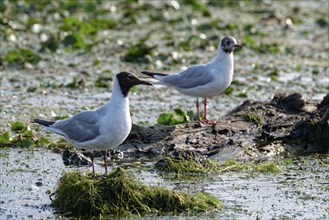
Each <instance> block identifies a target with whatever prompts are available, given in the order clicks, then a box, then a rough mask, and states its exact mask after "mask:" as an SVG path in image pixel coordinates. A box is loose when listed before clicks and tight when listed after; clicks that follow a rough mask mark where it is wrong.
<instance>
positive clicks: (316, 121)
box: [119, 93, 329, 160]
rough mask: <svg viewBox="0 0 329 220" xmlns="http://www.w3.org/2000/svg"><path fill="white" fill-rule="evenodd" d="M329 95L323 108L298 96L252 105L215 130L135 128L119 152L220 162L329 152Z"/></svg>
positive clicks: (187, 126)
mask: <svg viewBox="0 0 329 220" xmlns="http://www.w3.org/2000/svg"><path fill="white" fill-rule="evenodd" d="M328 109H329V94H328V95H327V96H326V97H324V99H323V101H322V102H321V103H320V104H317V103H314V102H311V101H309V100H307V99H306V98H304V97H303V96H302V95H301V94H299V93H294V94H290V95H285V94H278V95H276V96H275V97H274V98H273V99H272V100H271V101H269V102H258V101H252V100H247V101H245V102H244V103H243V104H242V105H240V106H238V107H237V108H235V109H233V110H232V111H231V112H230V113H229V114H227V115H226V116H224V117H223V118H221V119H219V120H217V121H216V123H215V124H213V125H208V126H205V127H200V126H198V125H197V124H196V123H187V124H180V125H176V126H163V125H154V126H151V127H148V128H144V127H140V126H136V125H135V126H133V129H132V132H131V134H130V135H129V137H128V139H127V140H126V142H125V143H124V144H123V145H121V146H120V147H119V150H120V151H123V152H124V153H126V154H143V155H159V154H164V153H173V152H177V151H180V152H181V151H186V152H190V153H188V154H191V151H193V152H195V153H198V154H202V155H207V156H213V158H216V159H218V160H222V159H228V158H234V159H239V158H240V159H241V158H245V157H249V156H253V157H258V156H274V155H278V154H281V153H285V152H292V153H312V152H319V153H324V152H328V149H329V121H328V118H329V110H328Z"/></svg>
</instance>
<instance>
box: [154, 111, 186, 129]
mask: <svg viewBox="0 0 329 220" xmlns="http://www.w3.org/2000/svg"><path fill="white" fill-rule="evenodd" d="M189 121H190V117H189V115H188V113H185V112H184V111H182V110H181V109H178V108H176V109H174V112H173V113H171V112H165V113H161V114H160V115H159V117H158V118H157V123H158V124H161V125H176V124H182V123H185V122H189Z"/></svg>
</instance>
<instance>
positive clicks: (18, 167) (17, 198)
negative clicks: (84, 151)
mask: <svg viewBox="0 0 329 220" xmlns="http://www.w3.org/2000/svg"><path fill="white" fill-rule="evenodd" d="M127 159H129V158H127ZM130 159H131V158H130ZM123 161H125V159H123ZM280 161H281V162H280ZM278 163H279V164H280V167H281V172H279V173H278V174H263V173H250V172H247V171H244V172H228V173H221V174H209V175H205V176H202V177H196V178H192V179H187V180H181V179H176V180H175V179H166V178H164V177H163V176H161V175H158V174H157V172H155V171H154V170H152V169H150V168H152V162H148V161H147V160H141V164H140V165H138V166H137V165H135V166H132V165H131V163H125V162H122V161H121V162H120V165H121V166H125V167H126V168H127V169H128V170H130V171H131V172H132V173H134V174H133V175H134V176H135V177H136V178H138V179H139V180H140V181H141V182H142V183H144V184H147V185H151V186H163V187H167V188H171V189H175V190H180V191H185V192H189V193H195V192H200V191H204V192H208V193H211V194H213V195H215V196H216V197H217V198H218V199H220V200H221V201H222V202H223V203H224V205H225V209H224V210H222V211H213V212H209V213H203V214H200V216H197V217H195V218H200V217H203V218H204V217H206V218H215V219H218V218H224V219H226V218H227V219H256V218H257V217H258V218H260V219H270V218H275V219H326V218H328V212H329V207H328V202H329V201H328V196H327V194H328V190H329V189H328V183H329V182H328V179H329V174H328V173H329V160H328V157H324V156H306V157H305V156H301V157H293V158H290V159H288V160H287V159H286V160H285V161H284V160H283V159H280V160H279V162H278ZM135 164H137V163H135ZM113 166H114V167H116V166H118V164H117V163H115V165H113ZM139 166H142V167H144V168H142V169H138V168H136V167H139ZM90 169H91V168H90V167H82V168H72V167H64V165H63V163H62V158H61V155H59V154H54V153H52V151H51V150H46V149H42V148H39V149H35V150H34V151H31V150H21V149H3V150H2V151H1V193H0V198H1V199H0V203H1V209H0V218H1V219H44V218H51V219H52V218H56V217H59V216H61V215H59V214H56V213H54V210H53V209H52V208H51V206H50V203H51V201H50V199H49V196H50V194H51V193H52V192H54V189H55V186H56V182H57V181H58V179H59V178H60V177H61V175H62V173H63V172H68V171H72V170H79V171H80V172H90ZM96 170H97V172H98V173H102V172H103V171H104V170H103V167H101V166H99V165H97V166H96ZM14 180H15V181H14ZM181 217H183V216H181ZM170 218H171V217H169V216H167V217H163V219H170ZM192 219H193V217H192Z"/></svg>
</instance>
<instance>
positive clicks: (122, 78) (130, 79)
mask: <svg viewBox="0 0 329 220" xmlns="http://www.w3.org/2000/svg"><path fill="white" fill-rule="evenodd" d="M116 77H117V79H118V81H119V84H120V88H121V90H122V93H123V95H124V96H127V95H128V92H129V90H130V88H131V87H133V86H136V85H149V86H152V84H151V83H150V82H147V81H144V80H141V79H139V78H138V77H137V76H136V75H135V74H133V73H130V72H126V71H124V72H120V73H118V74H117V75H116Z"/></svg>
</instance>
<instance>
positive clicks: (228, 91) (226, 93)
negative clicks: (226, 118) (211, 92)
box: [223, 86, 234, 95]
mask: <svg viewBox="0 0 329 220" xmlns="http://www.w3.org/2000/svg"><path fill="white" fill-rule="evenodd" d="M233 90H234V89H233V87H232V86H230V87H228V88H226V89H225V90H224V92H223V94H225V95H230V94H232V92H233Z"/></svg>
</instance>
